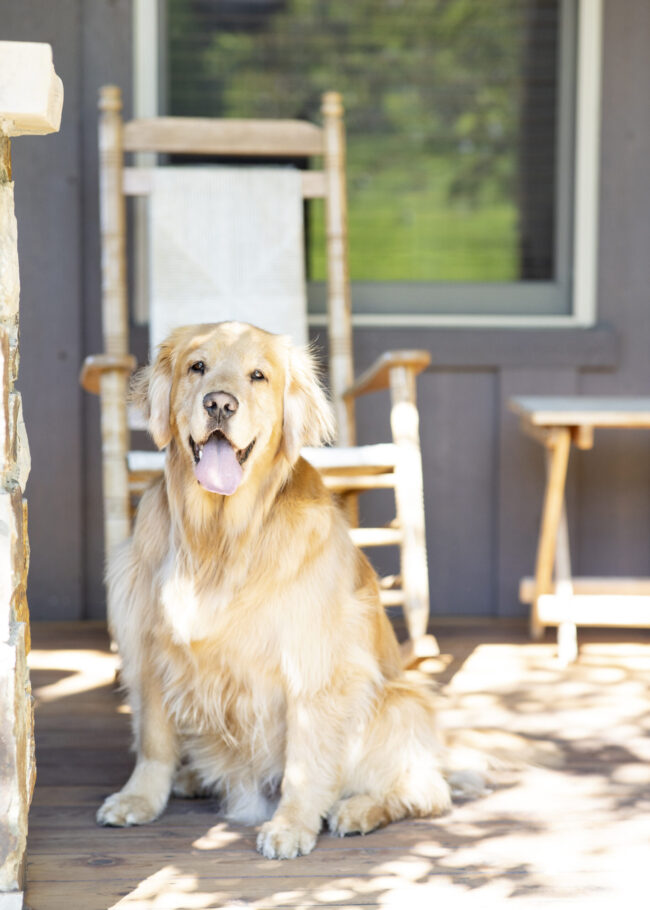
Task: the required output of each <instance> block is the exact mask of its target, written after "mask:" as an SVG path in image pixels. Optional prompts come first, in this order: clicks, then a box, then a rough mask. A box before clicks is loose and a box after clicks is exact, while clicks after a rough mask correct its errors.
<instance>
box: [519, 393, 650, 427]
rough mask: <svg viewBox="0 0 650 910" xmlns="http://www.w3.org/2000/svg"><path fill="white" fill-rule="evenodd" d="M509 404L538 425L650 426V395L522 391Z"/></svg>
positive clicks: (525, 418)
mask: <svg viewBox="0 0 650 910" xmlns="http://www.w3.org/2000/svg"><path fill="white" fill-rule="evenodd" d="M508 407H509V408H510V410H511V411H514V412H515V414H518V415H519V416H520V417H522V418H523V419H524V420H526V421H528V422H529V423H531V424H532V425H533V426H537V427H578V426H587V427H629V428H635V427H638V428H642V427H647V428H650V397H642V396H636V395H634V396H632V395H630V396H620V397H619V396H609V395H602V396H587V395H525V396H517V397H516V398H511V399H510V400H509V401H508Z"/></svg>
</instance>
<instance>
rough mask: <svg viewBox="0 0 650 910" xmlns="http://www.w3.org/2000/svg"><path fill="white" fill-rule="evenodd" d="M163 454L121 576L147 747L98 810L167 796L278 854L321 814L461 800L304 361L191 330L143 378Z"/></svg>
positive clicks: (333, 826)
mask: <svg viewBox="0 0 650 910" xmlns="http://www.w3.org/2000/svg"><path fill="white" fill-rule="evenodd" d="M134 396H135V398H136V400H139V401H140V402H141V403H143V404H145V406H146V411H147V413H148V421H149V428H150V431H151V435H152V436H153V439H154V441H155V443H156V444H157V445H158V446H159V448H166V449H167V455H166V466H165V473H164V477H162V478H161V479H160V480H158V481H156V482H155V483H154V484H153V485H152V486H151V487H150V488H149V489H148V490H147V492H146V493H145V494H144V496H143V498H142V501H141V503H140V506H139V509H138V513H137V519H136V522H135V530H134V534H133V537H132V539H130V540H129V541H128V542H127V544H126V545H125V546H123V547H122V548H121V549H120V550H119V551H118V552H117V553H116V555H115V557H114V559H113V560H112V562H111V565H110V567H109V572H108V578H109V586H110V602H111V604H112V615H111V617H110V619H111V628H112V633H113V635H114V637H115V639H116V641H117V643H118V647H119V652H120V655H121V659H122V679H123V682H124V685H125V688H126V691H127V693H128V700H129V703H130V706H131V709H132V714H133V725H134V737H135V750H136V754H137V760H136V764H135V769H134V771H133V773H132V775H131V777H130V778H129V780H128V782H127V783H126V784H125V786H124V787H123V788H122V790H120V791H119V793H115V794H113V795H112V796H110V797H109V798H108V799H106V801H105V802H104V804H103V805H102V807H101V808H100V809H99V811H98V813H97V820H98V821H99V822H100V823H101V824H104V825H117V826H122V825H138V824H144V823H146V822H151V821H153V820H154V819H155V818H157V817H158V816H159V815H160V814H161V813H162V812H163V810H164V808H165V805H166V803H167V800H168V798H169V796H170V793H171V792H172V791H173V792H174V793H176V794H177V795H186V796H190V795H196V794H197V793H199V792H205V791H208V792H212V793H216V794H218V795H219V796H220V798H221V800H222V805H223V808H224V811H225V813H226V815H227V816H228V817H230V818H232V819H233V820H237V821H240V822H242V823H245V824H258V823H261V822H264V823H263V824H262V826H261V828H260V831H259V836H258V839H257V847H258V850H259V851H260V853H262V854H263V855H264V856H265V857H268V858H291V857H295V856H298V855H300V854H307V853H309V852H310V851H311V850H312V849H313V848H314V845H315V844H316V839H317V837H318V834H319V832H320V830H321V827H322V825H323V823H324V821H325V822H326V823H327V825H328V826H329V829H330V831H331V832H333V833H335V834H338V835H345V834H352V833H355V832H360V833H366V832H368V831H371V830H372V829H373V828H376V827H378V826H380V825H384V824H386V823H388V822H390V821H392V820H395V819H401V818H403V817H405V816H428V815H439V814H440V813H443V812H445V811H446V810H447V809H448V808H449V806H450V802H451V799H450V787H449V784H448V783H447V780H446V779H445V777H444V776H443V772H442V749H441V745H440V742H439V739H438V736H437V733H436V717H435V713H436V712H435V708H434V703H433V698H432V696H431V694H430V693H429V692H428V690H427V689H426V688H425V687H423V686H420V685H419V684H418V683H415V682H412V681H409V680H407V679H406V678H405V677H404V676H403V674H402V669H401V665H400V652H399V648H398V644H397V641H396V638H395V636H394V634H393V631H392V628H391V625H390V623H389V621H388V619H387V617H386V615H385V613H384V610H383V608H382V606H381V602H380V597H379V589H378V585H377V581H376V578H375V574H374V572H373V570H372V569H371V567H370V565H369V563H368V561H367V560H366V558H365V556H364V555H363V554H362V553H361V552H360V551H359V550H357V549H356V548H355V547H354V545H353V544H352V542H351V540H350V537H349V534H348V528H347V525H346V521H345V518H344V516H343V514H342V512H341V511H340V509H339V507H338V506H337V505H336V503H335V501H334V500H333V499H332V497H331V495H330V494H329V493H328V492H327V490H326V489H325V487H324V485H323V483H322V481H321V478H320V476H319V474H318V472H317V471H316V470H315V469H314V468H313V467H311V465H310V464H309V463H308V462H307V461H305V460H304V459H303V458H301V456H300V450H301V448H302V447H303V446H310V445H319V444H320V443H321V442H324V441H327V440H329V439H330V438H331V436H332V432H333V423H332V416H331V412H330V407H329V405H328V402H327V399H326V397H325V394H324V393H323V391H322V389H321V387H320V385H319V383H318V380H317V375H316V371H315V366H314V363H313V361H312V357H311V355H310V354H309V353H308V352H306V351H305V350H302V349H297V348H295V347H293V346H292V345H291V343H290V342H289V341H288V339H286V338H284V337H282V336H278V335H271V334H269V333H267V332H264V331H262V330H261V329H257V328H254V327H253V326H250V325H244V324H241V323H236V322H228V323H221V324H218V325H200V326H188V327H185V328H180V329H178V330H177V331H175V332H174V333H173V334H172V335H171V336H170V337H169V338H168V339H167V340H166V341H165V342H164V343H163V344H162V345H161V348H160V352H159V354H158V356H157V358H156V360H155V362H154V363H153V364H152V365H151V366H149V367H147V368H145V370H144V371H142V372H141V373H140V374H139V375H138V376H137V377H136V380H135V382H134Z"/></svg>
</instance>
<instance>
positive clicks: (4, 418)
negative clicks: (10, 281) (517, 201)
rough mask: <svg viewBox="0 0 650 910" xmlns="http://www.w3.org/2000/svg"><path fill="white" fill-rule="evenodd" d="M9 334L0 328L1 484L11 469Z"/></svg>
mask: <svg viewBox="0 0 650 910" xmlns="http://www.w3.org/2000/svg"><path fill="white" fill-rule="evenodd" d="M10 363H11V355H10V341H9V333H8V332H7V331H6V329H4V328H3V327H2V326H0V483H1V482H2V479H3V478H4V477H6V476H7V475H8V474H9V471H10V469H11V417H10V412H11V407H10V401H9V395H10V390H11V380H10V377H9V371H10Z"/></svg>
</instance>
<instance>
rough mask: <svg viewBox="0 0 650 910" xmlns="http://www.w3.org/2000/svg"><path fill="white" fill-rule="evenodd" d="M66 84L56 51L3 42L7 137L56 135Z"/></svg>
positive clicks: (0, 98)
mask: <svg viewBox="0 0 650 910" xmlns="http://www.w3.org/2000/svg"><path fill="white" fill-rule="evenodd" d="M62 107H63V84H62V82H61V80H60V79H59V77H58V76H57V75H56V73H55V72H54V65H53V63H52V48H51V46H50V45H49V44H37V43H36V42H33V41H0V128H1V131H2V132H3V133H4V134H5V135H6V136H20V135H23V134H25V133H55V132H56V131H57V130H58V129H59V126H60V124H61V110H62Z"/></svg>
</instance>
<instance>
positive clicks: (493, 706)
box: [26, 623, 650, 910]
mask: <svg viewBox="0 0 650 910" xmlns="http://www.w3.org/2000/svg"><path fill="white" fill-rule="evenodd" d="M437 631H438V634H439V641H440V644H441V650H442V652H443V653H442V656H441V658H440V659H438V660H436V662H435V663H434V664H433V665H432V666H430V667H429V670H430V671H431V673H432V675H433V677H434V679H436V680H437V682H438V683H439V684H440V685H441V698H442V703H443V709H444V715H443V716H444V721H445V725H446V726H449V727H452V728H453V727H466V728H472V729H478V728H485V727H491V728H495V729H497V730H500V731H507V732H509V733H512V734H516V737H513V738H512V739H508V741H507V742H506V744H505V745H506V748H507V749H508V750H509V751H510V753H511V754H513V755H514V756H518V757H519V758H524V757H526V756H530V755H533V756H534V757H535V758H538V759H541V761H542V764H541V765H540V764H531V765H524V766H523V767H522V768H521V769H520V770H519V771H518V772H517V773H516V775H515V776H514V779H512V778H511V779H510V780H507V781H505V780H504V782H503V784H502V785H501V786H500V787H499V788H497V789H495V790H494V791H493V792H492V793H490V794H489V795H487V796H485V797H483V798H481V799H479V800H477V801H475V802H471V803H465V804H464V805H458V806H455V807H454V809H453V811H452V813H451V814H450V815H448V816H447V817H445V818H442V819H438V820H435V821H434V820H431V821H429V820H420V821H406V822H402V823H399V824H395V825H391V826H389V827H388V828H386V829H384V830H382V831H377V832H375V833H373V834H370V835H368V836H366V837H363V838H362V837H353V838H346V839H338V838H332V837H330V836H328V835H327V834H324V835H322V836H321V838H320V841H319V844H318V846H317V848H316V850H315V851H314V853H312V854H311V855H310V856H307V857H303V858H300V859H297V860H294V861H291V862H273V861H268V860H265V859H263V858H262V857H260V856H259V855H258V854H257V853H255V850H254V844H255V832H254V831H253V830H252V829H248V828H243V827H237V826H234V825H230V824H227V823H226V822H224V821H223V820H221V819H219V817H218V816H217V814H216V805H215V804H214V803H213V802H212V801H209V800H199V801H182V800H173V801H172V802H171V804H170V806H169V808H168V810H167V812H166V813H165V815H164V816H163V817H162V818H161V819H160V820H159V821H158V822H156V823H154V824H153V825H149V826H146V827H141V828H130V829H124V830H117V829H107V828H99V827H97V826H96V825H95V821H94V815H95V811H96V809H97V806H98V805H99V804H100V802H101V800H102V799H103V798H104V796H106V795H107V794H108V793H110V792H112V791H113V790H114V789H116V788H118V787H119V786H121V784H122V783H123V782H124V781H125V780H126V778H127V776H128V773H129V771H130V767H131V762H132V758H131V756H130V755H129V753H128V743H129V718H128V715H127V714H126V713H124V711H123V710H122V709H120V699H119V696H118V694H117V693H116V691H115V689H114V687H113V683H112V681H113V674H114V666H115V661H114V658H113V656H112V655H110V654H109V653H108V651H107V647H106V645H107V640H106V634H105V630H104V628H103V627H102V626H100V625H98V624H94V623H88V624H83V625H80V624H75V625H70V624H40V625H39V624H36V625H35V626H34V628H33V652H32V655H31V666H32V668H33V669H32V683H33V688H34V694H35V696H36V705H37V708H36V747H37V763H38V781H37V785H36V791H35V794H34V802H33V808H32V813H31V824H30V835H29V841H28V864H27V891H26V902H27V905H28V906H29V907H30V908H32V910H105V908H112V907H120V908H130V910H145V908H146V910H193V908H216V907H247V908H256V910H262V908H265V910H271V908H272V910H278V908H294V910H295V908H300V907H334V906H336V907H349V908H352V907H381V908H388V910H402V908H404V910H406V908H408V910H419V908H429V907H440V908H443V907H444V908H445V910H449V908H455V907H460V908H465V907H479V908H491V907H504V906H507V907H508V908H510V907H512V908H518V907H520V906H522V907H526V908H530V907H546V906H553V907H564V906H571V907H573V906H581V907H586V908H589V910H591V908H594V907H608V908H611V907H612V906H615V905H616V903H619V902H620V901H621V900H622V899H626V901H627V906H628V907H630V908H636V907H639V908H640V907H644V906H647V892H648V882H649V881H650V864H649V861H648V857H649V856H650V854H649V852H648V849H649V846H650V811H649V810H650V736H649V733H650V700H649V694H650V693H649V688H650V673H649V671H650V635H649V634H648V633H647V632H638V633H636V632H629V631H626V632H624V633H617V632H614V631H608V632H606V633H593V632H582V633H581V655H580V660H579V662H578V663H577V664H576V665H575V666H572V667H570V668H569V669H562V668H561V667H559V666H558V665H557V662H556V661H555V658H554V654H555V648H554V645H553V643H552V642H551V639H550V637H549V639H548V641H547V642H545V643H541V644H533V643H530V642H529V641H528V640H527V638H526V636H525V634H524V631H523V627H521V626H513V625H512V624H509V625H504V624H494V623H490V624H486V623H465V624H464V625H456V626H449V625H443V626H442V627H441V628H438V629H437ZM484 735H485V737H486V740H485V741H486V742H487V743H489V744H490V745H491V746H492V747H494V748H497V747H498V746H499V745H503V744H502V743H500V742H499V741H498V740H497V739H495V738H494V735H492V734H484ZM506 777H508V775H506Z"/></svg>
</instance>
